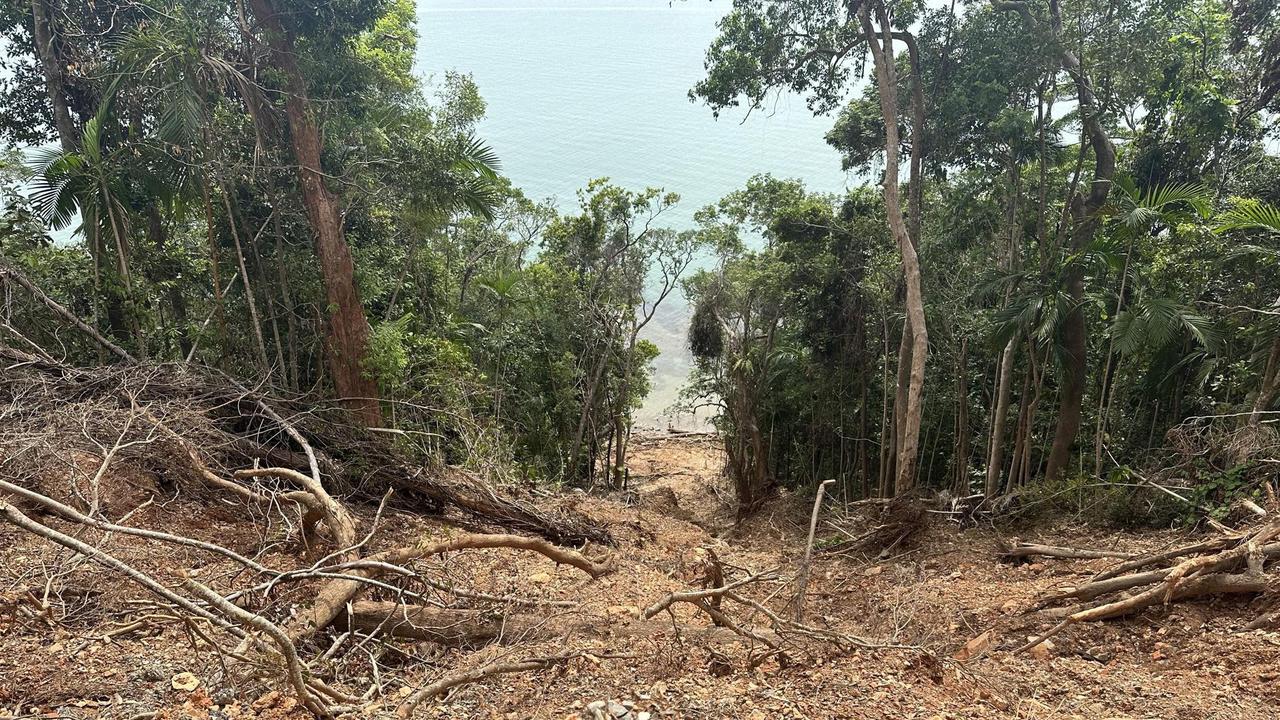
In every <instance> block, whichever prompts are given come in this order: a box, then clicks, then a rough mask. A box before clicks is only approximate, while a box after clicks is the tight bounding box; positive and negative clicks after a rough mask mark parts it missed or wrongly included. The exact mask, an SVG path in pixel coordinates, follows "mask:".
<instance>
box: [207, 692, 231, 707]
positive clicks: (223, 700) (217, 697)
mask: <svg viewBox="0 0 1280 720" xmlns="http://www.w3.org/2000/svg"><path fill="white" fill-rule="evenodd" d="M210 699H211V700H213V704H214V705H230V704H231V703H233V702H235V701H236V694H235V691H233V690H232V689H231V688H222V689H221V690H219V691H217V692H215V693H214V694H213V696H212V697H211V698H210Z"/></svg>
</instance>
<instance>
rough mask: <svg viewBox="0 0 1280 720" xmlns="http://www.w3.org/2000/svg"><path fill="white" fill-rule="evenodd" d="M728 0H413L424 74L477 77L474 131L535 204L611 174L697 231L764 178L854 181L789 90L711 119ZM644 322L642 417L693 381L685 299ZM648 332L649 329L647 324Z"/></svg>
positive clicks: (659, 411)
mask: <svg viewBox="0 0 1280 720" xmlns="http://www.w3.org/2000/svg"><path fill="white" fill-rule="evenodd" d="M729 7H730V2H729V0H674V1H671V2H669V1H668V0H418V29H419V33H420V39H419V50H418V58H417V68H416V69H417V72H419V73H420V74H421V75H422V76H423V77H424V78H426V79H427V81H428V84H430V83H431V82H432V80H433V78H434V79H440V78H442V76H443V73H444V71H446V70H457V71H461V72H466V73H470V74H471V75H472V76H473V77H474V78H475V81H476V83H477V85H478V86H479V88H480V93H481V95H482V96H483V97H484V99H485V101H486V103H487V106H488V112H487V116H486V118H485V120H484V121H483V122H482V123H481V125H480V128H479V132H480V135H481V136H482V137H483V138H484V139H485V140H486V141H487V142H489V143H490V144H491V145H492V146H493V147H494V149H495V150H496V151H497V153H498V155H499V157H500V159H501V162H502V169H503V172H504V173H505V174H506V175H507V176H509V177H510V178H511V179H512V181H513V182H514V183H515V184H516V185H517V186H519V187H520V188H522V189H523V190H524V191H525V193H526V194H527V195H529V196H530V197H533V198H547V197H551V198H555V199H556V200H557V201H558V202H559V203H560V205H561V207H562V209H564V210H572V208H573V207H574V206H575V204H576V202H577V198H576V192H577V191H578V190H579V189H580V188H582V187H584V186H585V185H586V183H587V181H588V180H590V179H592V178H598V177H608V178H610V179H612V180H613V181H614V182H615V183H618V184H621V185H624V186H627V187H631V188H635V189H640V188H644V187H649V186H654V187H660V188H663V189H665V190H668V191H674V192H677V193H679V194H680V196H681V203H680V205H679V206H678V207H677V208H676V209H674V210H673V211H672V212H671V213H669V214H668V215H665V216H664V217H665V218H666V222H665V225H667V226H668V227H672V228H675V229H683V228H686V227H689V226H691V225H692V217H693V213H694V211H695V210H697V209H698V208H700V207H702V206H704V205H707V204H710V203H712V202H715V201H716V200H718V199H719V198H720V197H722V196H724V195H725V194H727V193H729V192H731V191H733V190H735V189H737V188H740V187H742V186H743V185H744V184H745V182H746V180H747V179H748V178H749V177H751V176H752V175H754V174H757V173H764V172H768V173H772V174H774V175H776V176H779V177H794V178H800V179H802V180H804V182H805V184H806V185H807V186H808V187H809V188H810V189H812V190H817V191H824V192H841V191H843V190H844V189H845V188H846V186H847V185H849V184H851V183H856V182H857V178H853V177H850V176H847V175H846V173H844V172H843V171H842V170H841V169H840V158H839V155H838V154H837V153H836V152H835V151H834V150H833V149H832V148H831V147H830V146H828V145H827V144H826V142H825V141H824V140H823V135H824V134H825V133H826V131H827V130H828V129H829V128H830V126H831V124H832V121H833V119H832V118H830V117H814V116H813V115H812V113H810V111H809V109H808V108H807V107H806V105H805V102H804V100H803V98H800V97H797V96H793V95H787V94H782V95H780V96H778V97H776V98H774V99H773V101H772V102H771V103H770V106H769V107H768V108H767V109H766V110H763V111H761V110H757V111H755V112H752V113H750V114H748V113H746V112H744V111H741V110H739V109H734V110H730V111H727V112H724V113H722V114H721V116H720V117H719V118H718V119H717V118H716V117H714V116H713V115H712V112H711V110H710V109H709V108H707V107H706V106H705V105H702V104H700V103H695V102H691V101H690V100H689V98H688V91H689V89H690V88H691V87H693V85H694V84H695V83H696V82H697V81H698V80H699V79H701V78H702V76H703V57H704V54H705V51H706V48H707V46H708V45H709V44H710V43H711V40H712V39H713V38H714V37H715V34H716V21H717V20H718V19H719V18H720V17H721V16H722V15H723V14H724V13H725V12H727V11H728V9H729ZM667 302H668V303H669V305H668V306H666V307H665V308H664V310H663V311H661V312H660V315H659V316H658V317H656V318H655V319H654V322H652V323H650V326H649V328H646V331H647V336H648V339H650V340H652V341H653V342H655V343H656V344H657V345H658V347H659V348H660V349H661V350H662V357H660V358H659V360H658V362H657V366H656V368H655V375H654V379H653V390H652V392H651V394H650V397H649V400H648V401H647V402H646V403H645V407H644V408H643V410H642V411H641V412H640V413H639V417H638V418H637V421H638V422H640V423H642V424H648V425H657V424H661V423H666V422H668V419H667V418H665V417H663V414H664V411H665V410H666V408H667V407H668V406H670V404H671V403H672V402H673V401H674V400H675V398H676V394H677V392H678V391H679V389H680V386H681V384H682V383H683V382H684V380H685V378H686V377H687V375H688V370H689V364H690V361H689V357H688V352H687V350H686V348H685V346H684V334H685V329H686V328H687V324H688V316H689V310H688V307H687V304H686V303H685V302H684V299H683V298H682V297H672V298H670V299H669V300H668V301H667ZM650 328H651V329H650Z"/></svg>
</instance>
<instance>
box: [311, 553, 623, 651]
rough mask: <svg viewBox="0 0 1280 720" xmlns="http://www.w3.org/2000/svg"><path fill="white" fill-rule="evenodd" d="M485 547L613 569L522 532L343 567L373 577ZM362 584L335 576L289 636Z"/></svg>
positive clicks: (339, 605)
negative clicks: (390, 569)
mask: <svg viewBox="0 0 1280 720" xmlns="http://www.w3.org/2000/svg"><path fill="white" fill-rule="evenodd" d="M486 548H514V549H518V550H531V551H533V552H537V553H540V554H542V555H544V556H546V557H548V558H550V559H551V560H554V561H555V562H557V563H560V564H563V565H571V566H573V567H575V568H578V569H579V570H582V571H583V572H585V573H587V574H588V575H590V576H591V577H592V578H599V577H602V576H603V575H605V574H607V573H609V572H611V571H612V565H611V564H609V563H608V562H596V561H593V560H591V559H589V558H587V557H586V556H585V555H583V554H582V553H579V552H577V551H576V550H569V549H566V548H562V547H558V546H556V545H552V544H551V543H549V542H547V541H546V540H543V539H541V538H531V537H524V536H522V535H463V536H461V537H457V538H454V539H452V540H446V541H444V542H440V543H435V544H432V545H426V546H421V547H407V548H397V549H394V550H386V551H383V552H380V553H376V554H374V555H371V556H369V557H368V558H365V559H364V560H357V561H353V562H351V563H348V564H347V565H346V566H345V567H346V568H347V569H348V572H349V574H351V575H356V576H359V577H361V578H369V577H374V576H376V575H378V574H380V573H383V572H386V571H387V567H386V566H387V565H403V564H405V563H408V562H412V561H414V560H420V559H422V558H427V557H431V556H433V555H440V554H442V553H447V552H453V551H456V550H474V549H486ZM363 587H364V583H363V582H361V581H360V580H359V579H342V580H334V581H332V582H330V583H328V584H327V585H325V586H323V587H322V588H320V591H319V592H317V593H316V600H315V602H313V603H312V604H311V606H310V607H309V608H307V609H305V610H303V611H301V612H300V613H299V614H298V615H297V616H296V617H295V618H294V620H293V622H292V623H290V625H289V631H288V632H289V637H290V638H291V639H292V640H293V641H294V642H298V641H299V640H301V639H302V638H305V637H307V636H308V635H310V634H312V633H314V632H317V631H319V630H321V629H323V628H325V627H327V626H328V625H329V624H330V623H332V622H333V621H334V620H335V619H336V618H337V617H338V616H339V615H341V614H342V612H343V610H344V609H345V608H346V605H347V603H348V602H350V601H351V600H353V599H354V598H355V597H356V595H357V594H358V593H359V592H360V590H361V588H363Z"/></svg>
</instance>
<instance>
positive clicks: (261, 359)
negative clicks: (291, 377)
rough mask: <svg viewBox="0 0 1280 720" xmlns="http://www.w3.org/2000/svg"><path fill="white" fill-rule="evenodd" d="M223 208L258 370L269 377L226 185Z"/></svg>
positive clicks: (254, 306) (249, 283) (264, 343)
mask: <svg viewBox="0 0 1280 720" xmlns="http://www.w3.org/2000/svg"><path fill="white" fill-rule="evenodd" d="M222 206H223V208H225V209H226V211H227V226H228V227H230V228H231V240H232V242H233V243H234V244H235V246H236V264H237V265H238V266H239V267H240V277H241V284H242V285H243V286H244V299H245V303H247V304H248V306H249V323H250V324H251V325H252V326H253V339H254V342H255V347H256V348H257V349H258V369H260V370H261V371H262V373H263V374H264V375H268V374H270V372H271V361H270V360H268V359H267V344H266V342H265V341H264V340H263V337H262V318H261V317H259V316H258V301H257V300H255V299H254V296H253V283H252V282H250V281H249V269H248V267H246V266H245V262H244V246H243V245H242V244H241V242H240V230H239V228H237V223H236V216H237V215H238V213H236V212H235V210H234V209H232V207H231V193H230V191H229V190H228V189H227V187H226V186H225V185H223V186H222Z"/></svg>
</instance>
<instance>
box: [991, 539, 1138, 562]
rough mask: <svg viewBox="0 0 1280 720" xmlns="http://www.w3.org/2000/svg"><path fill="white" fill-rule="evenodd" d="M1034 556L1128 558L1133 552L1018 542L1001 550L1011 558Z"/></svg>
mask: <svg viewBox="0 0 1280 720" xmlns="http://www.w3.org/2000/svg"><path fill="white" fill-rule="evenodd" d="M1034 556H1042V557H1051V558H1064V559H1068V560H1098V559H1102V558H1120V559H1123V560H1128V559H1130V558H1132V557H1133V554H1132V553H1124V552H1116V551H1112V550H1090V549H1088V548H1074V547H1062V546H1058V545H1039V544H1037V543H1018V544H1017V545H1014V546H1012V547H1007V548H1004V549H1002V550H1001V551H1000V557H1001V558H1004V559H1009V560H1011V559H1015V558H1024V557H1034Z"/></svg>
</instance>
